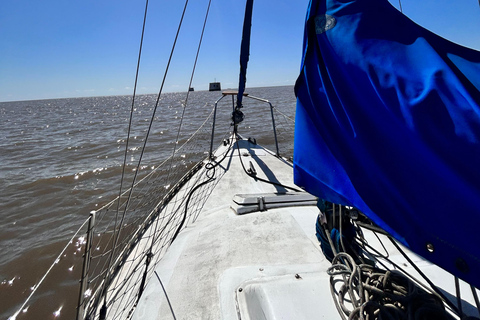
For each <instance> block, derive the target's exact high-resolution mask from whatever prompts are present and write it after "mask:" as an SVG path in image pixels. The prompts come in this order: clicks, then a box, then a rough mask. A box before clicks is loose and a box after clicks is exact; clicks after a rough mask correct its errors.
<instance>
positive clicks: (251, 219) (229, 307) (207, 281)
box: [133, 141, 475, 319]
mask: <svg viewBox="0 0 480 320" xmlns="http://www.w3.org/2000/svg"><path fill="white" fill-rule="evenodd" d="M239 145H240V154H241V155H242V160H243V162H244V165H245V167H246V168H249V167H250V162H252V164H253V167H254V169H255V170H256V172H257V175H258V177H260V178H264V179H268V180H270V181H276V182H280V183H281V184H284V185H287V186H292V187H294V185H293V182H292V181H293V177H292V166H291V164H289V163H287V162H286V161H283V160H281V159H278V158H276V157H275V156H273V155H272V154H271V153H270V152H269V151H266V150H264V149H262V148H260V147H258V146H256V145H253V144H251V143H249V142H247V141H240V142H239ZM225 150H226V147H221V148H220V149H219V150H217V154H221V153H222V152H224V151H225ZM218 169H219V170H225V171H226V173H225V175H223V177H222V178H221V180H220V181H219V182H218V184H217V185H216V188H215V190H214V191H213V192H212V194H211V196H210V197H209V199H208V200H207V202H206V204H205V206H204V208H203V211H202V212H201V214H200V215H199V217H198V219H197V221H196V222H195V223H194V224H191V225H189V226H188V227H187V228H186V229H185V230H183V231H182V232H181V233H180V234H179V236H178V238H177V239H176V240H175V241H174V243H173V244H172V246H171V247H170V248H169V249H168V252H167V254H166V255H165V257H164V258H163V260H162V261H161V262H160V263H159V264H158V266H157V268H156V272H157V274H158V276H159V278H160V279H161V281H162V283H163V285H164V287H165V290H166V292H167V294H168V298H169V300H170V302H171V306H172V308H173V311H174V313H175V316H176V319H340V315H339V314H338V312H337V310H336V308H335V305H334V302H333V299H332V297H331V294H330V285H329V276H328V275H327V274H326V270H327V268H328V267H329V266H330V262H329V261H328V260H326V259H325V257H324V256H323V253H322V252H321V250H320V248H319V243H318V241H317V239H316V237H315V222H316V217H317V215H318V209H317V207H316V206H295V207H293V206H292V207H286V208H279V209H269V210H267V211H263V212H254V213H248V214H243V215H237V214H236V213H235V212H234V211H233V210H232V209H231V206H232V204H233V202H232V199H233V198H234V196H235V195H236V194H261V193H284V192H286V191H287V190H285V189H284V188H282V187H278V186H273V185H271V184H267V183H264V182H260V181H258V180H256V179H253V178H251V177H249V176H248V175H247V174H246V173H245V172H244V170H243V168H242V166H241V164H240V161H239V157H238V153H237V150H235V149H234V150H231V151H229V156H228V157H227V158H226V159H225V160H224V161H223V162H222V163H221V166H220V167H219V168H218ZM365 236H366V237H368V236H369V235H368V234H366V235H365ZM368 240H369V241H371V243H374V241H376V240H374V239H373V238H372V239H368ZM387 250H390V252H391V256H392V255H393V257H392V259H396V257H395V253H393V254H392V252H395V250H394V249H393V246H392V245H391V244H390V245H389V246H387ZM397 255H398V254H397ZM412 257H414V256H413V255H412ZM414 259H415V261H417V262H419V264H421V265H423V266H424V267H426V273H427V274H428V275H430V276H432V278H433V280H438V281H440V282H441V281H443V282H445V281H446V279H447V281H451V282H452V283H451V284H449V283H444V285H445V287H447V289H449V290H448V291H450V292H454V289H453V290H452V285H453V278H452V277H448V278H447V277H445V276H444V272H443V271H442V270H440V269H439V268H437V267H435V266H433V265H430V264H429V263H428V262H425V261H423V260H421V259H420V258H415V257H414ZM398 260H400V258H398ZM399 263H402V266H403V267H405V269H407V270H408V271H412V268H411V266H408V265H407V264H405V263H404V262H399ZM437 284H438V282H437ZM464 292H467V290H464ZM467 298H468V300H469V301H470V303H465V308H464V309H469V310H470V309H471V308H470V307H471V305H472V304H473V299H472V298H469V297H467ZM471 312H473V314H474V312H475V311H471ZM133 318H134V319H173V316H172V312H171V310H170V307H169V304H168V303H167V300H166V298H165V293H164V291H163V289H162V286H161V284H160V281H159V280H158V278H157V277H156V275H154V276H153V277H152V278H151V279H150V281H149V283H148V285H147V287H146V289H145V292H144V293H143V296H142V298H141V300H140V302H139V304H138V306H137V308H136V310H135V313H134V315H133Z"/></svg>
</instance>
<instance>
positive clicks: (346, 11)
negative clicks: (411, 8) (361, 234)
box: [294, 0, 480, 287]
mask: <svg viewBox="0 0 480 320" xmlns="http://www.w3.org/2000/svg"><path fill="white" fill-rule="evenodd" d="M446 23H447V22H446ZM479 90H480V53H479V52H477V51H475V50H471V49H468V48H465V47H461V46H459V45H456V44H454V43H452V42H449V41H447V40H445V39H443V38H441V37H439V36H437V35H435V34H433V33H431V32H429V31H428V30H426V29H424V28H422V27H420V26H418V25H417V24H415V23H414V22H412V21H411V20H409V19H408V18H407V17H405V16H404V15H402V14H401V13H400V12H399V11H397V10H396V9H395V8H394V7H393V6H391V5H390V4H389V3H388V1H386V0H349V1H347V0H345V1H341V0H327V1H325V0H311V3H310V5H309V9H308V12H307V21H306V28H305V38H304V53H303V61H302V67H301V74H300V76H299V78H298V80H297V83H296V86H295V92H296V95H297V113H296V129H295V149H294V176H295V183H296V184H297V185H299V186H301V187H304V188H305V189H306V190H307V191H309V192H311V193H313V194H314V195H316V196H319V197H321V198H324V199H327V200H329V201H331V202H334V203H341V204H344V205H350V206H354V207H357V208H358V209H360V210H361V211H363V212H364V213H365V214H366V215H367V216H368V217H370V218H371V219H372V220H373V221H374V222H375V223H377V224H378V225H379V226H381V227H382V228H384V229H385V230H387V231H388V232H390V234H392V235H393V236H394V237H395V238H396V239H398V240H399V241H401V242H402V243H403V244H405V245H406V246H408V247H409V248H410V249H411V250H413V251H414V252H416V253H418V254H420V255H422V256H423V257H425V258H427V259H428V260H430V261H432V262H434V263H436V264H437V265H439V266H441V267H443V268H444V269H446V270H448V271H450V272H451V273H453V274H455V275H457V276H458V277H460V278H462V279H464V280H466V281H468V282H469V283H471V284H473V285H475V286H476V287H480V271H479V270H480V208H479V205H480V91H479ZM427 244H431V245H433V252H430V251H429V250H427ZM429 247H430V248H432V246H429Z"/></svg>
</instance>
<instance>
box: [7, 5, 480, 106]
mask: <svg viewBox="0 0 480 320" xmlns="http://www.w3.org/2000/svg"><path fill="white" fill-rule="evenodd" d="M142 2H143V1H139V0H135V1H134V0H129V1H126V0H115V1H113V0H82V1H71V0H44V1H38V0H10V1H7V0H5V1H2V2H1V3H0V101H11V100H31V99H45V98H62V97H81V96H101V95H119V94H131V93H132V87H133V84H134V75H135V67H136V59H137V54H138V45H139V38H140V32H141V25H142V19H143V10H144V4H143V3H142ZM182 2H183V1H179V0H163V1H160V0H150V8H149V15H148V19H147V30H146V34H145V44H144V51H143V53H144V54H143V58H142V65H141V73H140V80H139V90H138V92H139V93H156V92H158V88H159V86H160V83H161V79H162V77H163V72H164V69H165V65H166V60H167V57H168V52H169V50H170V47H171V44H172V42H173V37H174V33H175V29H176V27H177V25H178V21H179V19H180V14H181V11H182V9H183V3H182ZM391 2H392V3H393V4H394V5H395V6H397V7H398V0H391ZM207 3H208V0H190V3H189V7H188V9H187V13H186V17H185V19H186V20H185V24H184V26H183V28H182V31H181V35H180V39H179V42H178V50H177V53H178V55H176V56H175V57H174V60H173V62H172V66H171V72H170V74H169V76H168V78H167V83H166V86H165V90H164V91H165V92H169V91H184V90H186V89H187V86H188V80H189V75H190V70H191V68H192V64H193V61H194V56H195V52H196V46H197V42H198V38H199V36H200V32H201V26H202V24H203V15H204V13H205V11H206V7H207ZM307 4H308V0H289V1H288V0H276V1H271V0H270V1H267V0H255V6H254V13H253V29H252V44H251V55H250V64H249V70H248V75H247V86H250V87H258V86H276V85H292V84H293V83H294V81H295V79H296V77H297V74H298V69H299V64H300V58H301V46H302V38H303V22H304V17H305V11H306V7H307ZM244 6H245V4H244V1H240V0H212V7H211V10H210V19H209V22H208V24H207V29H206V34H205V39H204V45H203V47H202V51H201V53H200V57H199V62H198V67H197V72H196V76H195V79H194V82H193V86H194V87H195V89H196V90H205V89H207V86H208V83H209V82H212V81H214V80H215V79H216V80H217V81H221V82H222V87H224V88H226V87H237V85H238V69H239V62H238V61H239V58H238V55H239V47H240V39H241V27H242V24H243V11H244ZM402 6H403V11H404V13H405V14H406V15H407V16H409V17H410V18H411V19H413V20H414V21H416V22H417V23H419V24H421V25H423V26H424V27H427V28H428V29H430V30H432V31H434V32H436V33H437V34H440V35H441V36H443V37H445V38H447V39H449V40H452V41H455V42H457V43H459V44H462V45H465V46H468V47H471V48H475V49H477V50H478V49H480V7H479V4H478V0H457V1H452V0H402Z"/></svg>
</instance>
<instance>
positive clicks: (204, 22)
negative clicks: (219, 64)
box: [166, 0, 212, 185]
mask: <svg viewBox="0 0 480 320" xmlns="http://www.w3.org/2000/svg"><path fill="white" fill-rule="evenodd" d="M211 3H212V0H209V1H208V6H207V12H206V14H205V20H204V21H203V27H202V34H201V35H200V40H199V42H198V48H197V54H196V55H195V62H194V63H193V68H192V74H191V76H190V82H189V83H188V88H187V93H186V96H185V102H184V103H183V111H182V116H181V117H180V124H179V126H178V131H177V137H176V139H175V143H174V145H173V153H172V160H171V161H170V168H169V169H168V174H167V179H166V181H167V185H168V184H170V172H171V169H172V165H173V156H174V155H175V151H176V149H177V143H178V138H179V136H180V130H181V128H182V124H183V117H184V115H185V109H186V108H187V105H188V97H189V95H190V87H191V86H192V82H193V76H194V75H195V69H196V67H197V61H198V55H199V53H200V48H201V46H202V41H203V34H204V32H205V26H206V25H207V20H208V13H209V12H210V5H211Z"/></svg>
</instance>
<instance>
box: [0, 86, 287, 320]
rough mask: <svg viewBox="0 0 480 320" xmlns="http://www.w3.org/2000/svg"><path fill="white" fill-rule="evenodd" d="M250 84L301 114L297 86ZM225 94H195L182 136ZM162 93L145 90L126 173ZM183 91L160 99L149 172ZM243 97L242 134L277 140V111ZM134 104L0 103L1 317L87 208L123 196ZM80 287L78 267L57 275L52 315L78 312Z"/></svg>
mask: <svg viewBox="0 0 480 320" xmlns="http://www.w3.org/2000/svg"><path fill="white" fill-rule="evenodd" d="M248 92H249V93H250V94H252V95H255V96H258V97H263V98H266V99H268V100H270V102H272V104H273V105H274V106H275V107H276V108H278V109H279V110H281V111H282V112H284V113H286V114H287V115H288V116H290V117H293V116H294V109H295V97H294V93H293V87H291V86H290V87H272V88H252V89H250V90H248ZM220 96H221V95H220V93H219V92H191V94H190V97H189V103H188V106H187V108H186V113H185V116H184V119H183V127H182V128H183V129H182V135H181V137H182V136H188V135H189V134H191V133H193V132H194V131H195V130H196V129H197V127H198V126H197V124H198V123H199V119H204V118H205V117H206V116H207V115H208V114H209V113H210V112H211V110H212V107H213V103H214V101H215V100H217V99H218V98H219V97H220ZM155 99H156V96H154V95H144V96H140V97H138V98H137V101H136V104H135V111H134V120H133V123H132V132H131V140H130V143H129V148H128V149H129V151H128V153H127V172H130V173H131V172H132V171H133V170H134V168H135V166H136V164H137V161H138V158H139V156H140V152H141V148H142V145H143V141H144V137H145V134H146V132H147V129H148V126H149V123H150V118H151V116H152V112H153V108H154V104H155ZM184 99H185V93H169V94H165V95H164V96H163V97H162V100H161V102H160V105H159V107H158V110H157V112H156V114H155V121H154V122H153V126H152V129H151V133H150V137H149V139H148V143H147V148H146V150H145V156H144V160H143V161H142V165H141V167H140V170H143V171H144V172H148V170H151V168H153V166H155V165H156V164H158V163H159V162H160V161H162V160H163V159H165V158H166V157H167V156H169V155H170V154H171V150H172V146H173V144H174V141H175V138H176V135H177V128H178V124H179V122H180V119H181V115H182V112H183V107H182V101H184ZM244 105H245V108H244V113H245V115H246V120H245V121H244V123H242V125H241V127H240V130H239V131H240V133H245V134H246V135H247V136H255V137H256V139H257V141H258V142H259V143H261V144H263V145H266V146H267V147H270V148H273V135H272V129H271V128H272V127H271V124H270V123H271V122H270V118H269V116H270V114H269V112H270V111H269V109H268V108H267V107H266V106H264V105H262V104H260V103H259V102H251V100H249V99H246V100H245V104H244ZM130 108H131V97H127V96H114V97H93V98H75V99H57V100H39V101H21V102H4V103H0V123H1V126H0V163H1V166H0V190H1V193H0V199H1V200H0V217H1V223H0V247H1V248H2V253H1V255H0V281H1V284H0V318H1V319H6V318H8V317H9V316H11V315H12V314H13V313H14V312H15V311H16V309H17V308H19V307H20V306H21V303H22V302H23V300H24V299H25V298H26V297H27V296H28V294H29V293H30V292H31V290H32V289H33V287H34V286H35V284H36V283H37V282H38V281H39V279H40V278H41V276H42V275H43V274H44V273H45V271H46V270H47V269H48V267H49V266H50V265H51V264H52V263H53V262H54V261H55V257H56V256H57V255H58V254H59V252H60V250H61V249H62V248H63V247H64V245H65V243H66V241H68V239H70V237H71V236H72V234H73V233H74V232H75V231H76V230H77V229H78V227H79V226H80V225H81V224H82V223H83V222H84V221H85V219H86V218H87V217H88V214H89V212H90V211H91V210H95V209H97V208H99V207H100V206H102V205H103V204H105V203H106V202H108V201H110V200H112V199H113V198H114V197H115V196H116V194H118V189H119V183H120V177H121V172H122V163H123V159H124V154H125V140H126V136H127V129H128V123H129V116H130ZM224 108H225V107H224ZM227 109H228V108H227ZM229 112H231V109H228V110H223V115H224V117H223V118H222V117H219V119H218V120H217V121H223V122H228V114H229ZM225 115H226V116H225ZM266 124H268V125H266ZM79 254H81V253H79ZM67 264H68V262H67ZM77 285H78V271H75V270H69V269H68V268H66V270H65V273H64V274H58V275H54V277H53V279H50V280H49V282H48V283H46V284H45V286H49V287H50V288H51V291H54V292H55V293H56V295H55V297H56V299H58V300H55V299H54V300H55V301H52V303H51V305H45V306H42V308H44V309H45V310H44V311H45V313H46V314H48V313H50V314H51V317H52V318H54V317H55V318H65V319H68V318H69V317H70V315H71V312H72V310H69V311H68V312H66V311H65V309H64V307H63V302H62V301H63V300H62V299H65V295H72V294H76V293H75V290H74V288H76V286H77ZM65 308H67V306H66V307H65ZM69 308H70V309H71V307H69ZM25 311H27V312H26V314H28V310H25ZM22 318H23V317H22ZM29 318H30V317H29ZM31 318H32V319H35V317H34V315H31Z"/></svg>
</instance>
